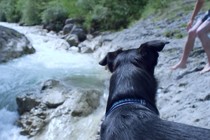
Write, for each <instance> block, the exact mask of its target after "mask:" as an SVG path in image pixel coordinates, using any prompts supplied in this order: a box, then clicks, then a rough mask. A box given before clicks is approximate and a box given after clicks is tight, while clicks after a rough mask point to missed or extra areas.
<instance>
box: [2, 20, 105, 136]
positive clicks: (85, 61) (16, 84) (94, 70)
mask: <svg viewBox="0 0 210 140" xmlns="http://www.w3.org/2000/svg"><path fill="white" fill-rule="evenodd" d="M0 25H2V26H6V27H9V28H13V29H15V30H17V31H19V32H21V33H23V34H25V35H26V37H27V38H28V39H29V40H30V42H31V43H32V46H33V47H34V48H35V49H36V53H35V54H32V55H26V56H24V57H21V58H18V59H15V60H12V61H10V62H8V63H5V64H0V96H1V98H0V140H25V139H27V138H26V137H23V136H21V135H19V128H18V127H16V126H15V125H14V123H15V121H16V120H17V118H18V113H17V111H16V109H17V105H16V101H15V99H16V96H17V95H20V94H22V93H26V92H34V93H36V91H38V90H40V85H41V84H42V83H43V82H44V81H46V80H48V79H58V80H63V79H66V81H68V82H69V83H71V84H72V85H74V86H81V87H84V86H85V87H86V86H93V85H95V86H96V87H98V86H102V84H103V83H102V82H101V79H103V74H102V72H103V70H102V67H100V66H99V65H98V60H96V59H94V58H93V57H92V56H91V54H80V53H77V52H75V51H72V52H71V51H65V50H64V49H59V48H62V47H63V48H65V47H66V46H67V45H68V44H67V43H66V42H65V41H64V40H62V39H59V38H58V36H57V35H55V34H52V33H46V32H44V31H43V30H42V29H41V27H40V26H33V27H22V26H18V25H17V24H10V23H2V22H1V23H0ZM55 48H57V49H55Z"/></svg>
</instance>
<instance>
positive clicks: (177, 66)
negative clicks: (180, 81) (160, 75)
mask: <svg viewBox="0 0 210 140" xmlns="http://www.w3.org/2000/svg"><path fill="white" fill-rule="evenodd" d="M186 67H187V66H186V64H182V63H178V64H176V65H174V66H173V67H171V69H172V70H176V69H178V68H181V69H184V68H186Z"/></svg>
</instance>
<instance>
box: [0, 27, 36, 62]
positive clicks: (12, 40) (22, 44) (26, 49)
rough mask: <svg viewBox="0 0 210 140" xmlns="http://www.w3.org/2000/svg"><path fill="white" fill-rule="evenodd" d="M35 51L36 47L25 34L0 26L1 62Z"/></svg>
mask: <svg viewBox="0 0 210 140" xmlns="http://www.w3.org/2000/svg"><path fill="white" fill-rule="evenodd" d="M34 52H35V49H34V48H33V47H32V46H31V44H30V42H29V40H28V39H27V38H26V37H25V36H24V35H23V34H21V33H19V32H17V31H15V30H13V29H10V28H7V27H3V26H0V63H3V62H7V61H9V60H12V59H14V58H18V57H21V56H23V55H25V54H32V53H34Z"/></svg>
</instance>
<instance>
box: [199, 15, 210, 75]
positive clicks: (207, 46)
mask: <svg viewBox="0 0 210 140" xmlns="http://www.w3.org/2000/svg"><path fill="white" fill-rule="evenodd" d="M209 32H210V19H207V20H206V21H205V22H204V23H202V24H201V25H200V26H199V28H198V30H197V34H198V37H199V39H200V40H201V43H202V46H203V48H204V50H205V52H206V55H207V60H208V62H207V63H206V65H205V67H204V68H203V70H201V71H200V73H201V74H202V73H206V72H209V71H210V38H209V37H208V33H209Z"/></svg>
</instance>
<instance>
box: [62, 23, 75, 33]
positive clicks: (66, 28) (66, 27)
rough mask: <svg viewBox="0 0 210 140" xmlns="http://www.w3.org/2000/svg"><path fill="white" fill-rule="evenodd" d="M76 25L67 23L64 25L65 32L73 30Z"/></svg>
mask: <svg viewBox="0 0 210 140" xmlns="http://www.w3.org/2000/svg"><path fill="white" fill-rule="evenodd" d="M73 27H74V24H71V23H69V24H66V25H65V26H64V27H63V34H64V35H65V34H68V33H70V32H71V30H72V28H73Z"/></svg>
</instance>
